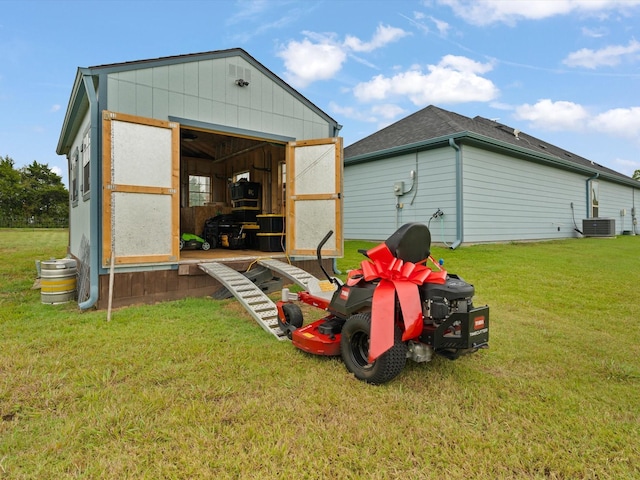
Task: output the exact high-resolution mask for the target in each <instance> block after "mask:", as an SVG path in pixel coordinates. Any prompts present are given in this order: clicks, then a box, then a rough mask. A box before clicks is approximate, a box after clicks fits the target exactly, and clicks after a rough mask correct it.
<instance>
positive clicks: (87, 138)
mask: <svg viewBox="0 0 640 480" xmlns="http://www.w3.org/2000/svg"><path fill="white" fill-rule="evenodd" d="M89 132H90V130H87V132H86V133H85V134H84V138H83V139H82V198H83V199H84V200H86V199H87V198H89V188H90V179H91V178H90V171H91V168H90V163H91V135H90V134H89Z"/></svg>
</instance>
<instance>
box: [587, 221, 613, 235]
mask: <svg viewBox="0 0 640 480" xmlns="http://www.w3.org/2000/svg"><path fill="white" fill-rule="evenodd" d="M582 232H583V233H584V236H585V237H615V236H616V220H615V219H614V218H585V219H583V220H582Z"/></svg>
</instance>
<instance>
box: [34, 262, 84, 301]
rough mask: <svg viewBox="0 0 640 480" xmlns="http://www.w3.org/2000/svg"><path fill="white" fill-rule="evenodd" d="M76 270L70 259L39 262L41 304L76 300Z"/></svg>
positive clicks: (74, 263)
mask: <svg viewBox="0 0 640 480" xmlns="http://www.w3.org/2000/svg"><path fill="white" fill-rule="evenodd" d="M76 283H77V268H76V261H75V260H73V259H71V258H64V259H62V260H48V261H44V262H40V299H41V301H42V303H50V304H57V303H66V302H69V301H71V300H74V299H75V298H76Z"/></svg>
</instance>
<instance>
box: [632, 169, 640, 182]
mask: <svg viewBox="0 0 640 480" xmlns="http://www.w3.org/2000/svg"><path fill="white" fill-rule="evenodd" d="M631 178H633V179H634V180H640V170H636V171H635V172H633V176H632V177H631Z"/></svg>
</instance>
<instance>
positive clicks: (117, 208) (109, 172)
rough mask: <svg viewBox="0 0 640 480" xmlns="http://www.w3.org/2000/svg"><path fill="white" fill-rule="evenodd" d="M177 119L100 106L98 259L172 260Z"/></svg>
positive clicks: (177, 183)
mask: <svg viewBox="0 0 640 480" xmlns="http://www.w3.org/2000/svg"><path fill="white" fill-rule="evenodd" d="M179 166H180V125H179V124H178V123H175V122H165V121H161V120H155V119H151V118H143V117H137V116H133V115H126V114H122V113H114V112H108V111H104V112H103V116H102V168H103V170H102V178H103V203H102V206H103V210H102V229H103V237H102V238H103V244H102V264H103V265H104V266H107V265H109V263H110V261H111V255H112V253H113V254H115V263H116V264H132V263H157V262H175V261H177V260H178V254H179V248H180V247H179V235H180V211H179V208H180V203H179V190H180V189H179V186H180V169H179Z"/></svg>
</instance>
